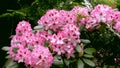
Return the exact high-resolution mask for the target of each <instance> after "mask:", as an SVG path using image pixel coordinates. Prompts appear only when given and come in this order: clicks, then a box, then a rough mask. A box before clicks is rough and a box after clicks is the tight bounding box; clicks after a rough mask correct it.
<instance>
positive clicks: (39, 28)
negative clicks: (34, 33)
mask: <svg viewBox="0 0 120 68" xmlns="http://www.w3.org/2000/svg"><path fill="white" fill-rule="evenodd" d="M43 29H44V26H43V25H38V26H35V27H34V30H43Z"/></svg>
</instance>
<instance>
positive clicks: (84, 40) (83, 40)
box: [81, 39, 90, 43]
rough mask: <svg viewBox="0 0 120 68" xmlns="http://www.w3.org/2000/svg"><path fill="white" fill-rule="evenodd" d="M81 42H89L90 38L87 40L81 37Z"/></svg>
mask: <svg viewBox="0 0 120 68" xmlns="http://www.w3.org/2000/svg"><path fill="white" fill-rule="evenodd" d="M81 42H83V43H90V40H87V39H81Z"/></svg>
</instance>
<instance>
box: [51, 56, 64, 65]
mask: <svg viewBox="0 0 120 68" xmlns="http://www.w3.org/2000/svg"><path fill="white" fill-rule="evenodd" d="M53 64H55V65H63V61H62V58H61V57H60V56H54V62H53Z"/></svg>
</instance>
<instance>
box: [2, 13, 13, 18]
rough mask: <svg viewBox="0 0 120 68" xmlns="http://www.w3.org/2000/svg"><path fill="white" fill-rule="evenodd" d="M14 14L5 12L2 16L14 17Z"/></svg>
mask: <svg viewBox="0 0 120 68" xmlns="http://www.w3.org/2000/svg"><path fill="white" fill-rule="evenodd" d="M12 16H13V14H11V13H4V14H2V15H0V18H3V17H12Z"/></svg>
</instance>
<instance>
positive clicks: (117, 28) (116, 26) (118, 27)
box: [113, 21, 120, 33]
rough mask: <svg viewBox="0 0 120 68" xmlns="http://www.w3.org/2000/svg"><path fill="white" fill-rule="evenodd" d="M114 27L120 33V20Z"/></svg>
mask: <svg viewBox="0 0 120 68" xmlns="http://www.w3.org/2000/svg"><path fill="white" fill-rule="evenodd" d="M113 28H114V29H115V30H116V31H117V32H119V33H120V22H119V21H118V22H117V23H116V24H115V25H114V27H113Z"/></svg>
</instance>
